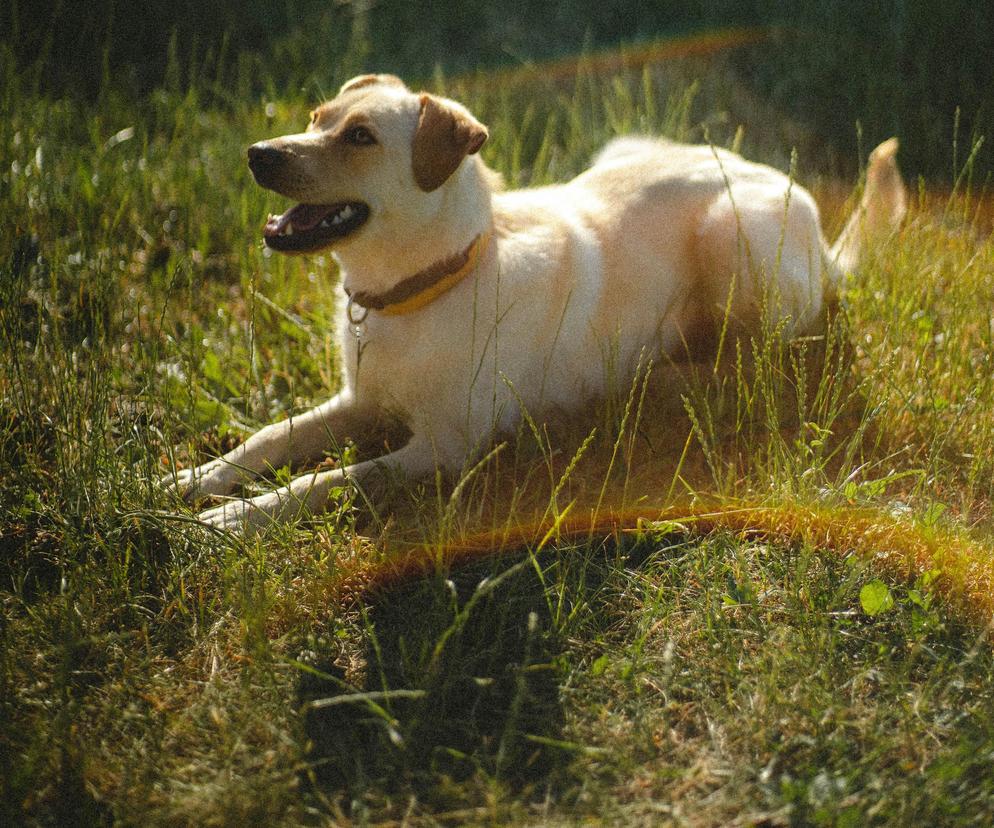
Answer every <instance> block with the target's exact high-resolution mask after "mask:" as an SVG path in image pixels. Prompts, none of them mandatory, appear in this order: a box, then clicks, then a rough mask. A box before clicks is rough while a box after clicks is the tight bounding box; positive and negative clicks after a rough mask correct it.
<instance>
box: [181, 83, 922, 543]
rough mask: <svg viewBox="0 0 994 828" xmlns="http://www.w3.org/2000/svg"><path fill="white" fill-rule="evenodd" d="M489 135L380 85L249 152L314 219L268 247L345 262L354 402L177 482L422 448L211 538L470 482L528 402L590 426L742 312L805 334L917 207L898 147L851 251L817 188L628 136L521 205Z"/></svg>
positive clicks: (285, 498)
mask: <svg viewBox="0 0 994 828" xmlns="http://www.w3.org/2000/svg"><path fill="white" fill-rule="evenodd" d="M486 139H487V129H486V127H484V126H483V124H481V123H480V122H479V121H477V120H476V118H474V117H473V115H472V114H471V113H470V112H469V111H468V110H467V109H466V108H465V107H463V106H461V105H460V104H458V103H456V102H455V101H452V100H448V99H446V98H441V97H437V96H434V95H430V94H426V93H415V92H411V91H410V90H409V89H408V88H407V87H406V86H405V85H404V84H403V83H402V82H401V81H400V80H398V79H397V78H394V77H392V76H389V75H363V76H361V77H358V78H354V79H353V80H351V81H349V82H348V83H346V84H345V85H344V86H343V87H342V89H341V91H340V92H339V94H338V96H337V97H336V98H334V99H333V100H331V101H329V102H328V103H325V104H324V105H322V106H320V107H318V109H316V110H315V111H314V112H313V113H312V116H311V122H310V124H309V126H308V127H307V129H306V130H305V131H304V132H302V133H300V134H297V135H288V136H285V137H282V138H275V139H273V140H269V141H263V142H261V143H258V144H255V145H253V146H251V147H250V148H249V150H248V159H249V167H250V168H251V170H252V173H253V175H254V176H255V179H256V181H258V183H259V184H261V185H262V186H263V187H267V188H269V189H271V190H275V191H276V192H277V193H280V194H281V195H284V196H286V197H287V198H290V199H292V200H294V201H296V202H299V203H298V204H297V205H296V206H294V207H291V208H290V209H288V210H287V211H286V212H285V213H283V214H282V215H281V216H274V217H270V219H269V221H268V223H267V224H266V226H265V230H264V240H265V243H266V245H267V246H269V247H270V248H272V249H273V250H276V251H280V252H283V253H314V252H316V251H323V250H331V252H332V254H333V256H334V257H335V259H336V261H337V262H338V265H339V269H340V273H341V290H342V292H343V295H342V302H341V312H340V320H339V340H340V348H341V354H342V364H343V366H344V377H343V378H342V389H341V391H339V393H338V394H336V395H335V396H334V397H332V398H331V399H330V400H329V401H328V402H326V403H324V404H323V405H321V406H319V407H317V408H315V409H313V410H311V411H308V412H307V413H305V414H301V415H298V416H294V417H291V418H289V419H287V420H285V421H283V422H279V423H275V424H273V425H270V426H267V427H266V428H264V429H262V430H261V431H259V432H258V433H256V434H254V435H252V436H251V437H250V438H249V439H248V440H247V441H246V442H245V443H244V444H243V445H241V446H239V447H238V448H236V449H235V450H233V451H230V452H228V453H227V454H225V455H224V456H223V457H219V458H217V459H215V460H212V461H211V462H208V463H206V464H204V465H202V466H199V467H198V468H194V469H188V470H185V471H181V472H179V473H177V474H176V475H174V476H172V477H171V478H170V480H171V483H172V484H173V485H175V486H177V487H178V488H180V489H181V490H182V491H184V492H185V493H187V494H188V495H191V496H193V495H198V494H204V495H227V494H229V493H230V492H232V491H233V490H234V489H235V487H236V486H238V485H239V484H241V483H243V482H246V481H247V480H250V479H251V478H253V477H256V476H258V475H261V474H264V473H266V472H267V471H268V470H270V469H272V468H277V467H280V466H282V465H284V464H286V463H292V464H295V465H296V464H300V463H303V462H305V461H307V460H314V459H316V458H320V457H321V456H322V454H323V453H324V452H326V451H327V450H328V449H329V447H330V446H331V445H333V443H334V440H335V439H344V438H345V437H347V436H350V435H362V434H363V433H364V432H365V430H366V429H368V428H369V427H370V424H371V423H373V422H375V421H376V420H377V419H378V418H379V416H380V415H381V414H382V413H383V412H390V413H391V414H394V415H396V416H399V417H401V418H402V419H403V421H404V422H405V423H406V425H407V427H408V429H409V430H410V433H411V437H410V440H409V441H408V442H407V444H406V445H404V446H403V447H402V448H400V449H398V450H397V451H393V452H391V453H389V454H386V455H384V456H382V457H379V458H376V459H374V460H368V461H365V462H360V463H356V464H354V465H351V466H348V467H346V468H340V469H334V470H331V471H321V472H319V473H317V472H316V473H310V474H305V475H303V476H301V477H298V478H296V479H294V480H293V481H292V482H291V483H290V485H289V486H285V487H283V488H280V489H277V490H275V491H272V492H269V493H267V494H264V495H261V496H258V497H252V498H251V499H229V500H227V501H225V502H224V503H222V505H220V506H218V507H216V508H213V509H211V510H209V511H206V512H203V513H202V514H201V515H200V519H201V520H202V521H204V522H205V523H208V524H212V525H214V526H218V527H227V528H248V527H251V526H257V525H259V524H262V523H265V522H267V521H270V520H280V519H283V520H285V519H287V518H289V517H291V516H293V515H294V514H296V513H297V512H298V511H309V512H317V511H320V510H321V509H323V508H324V506H325V504H326V502H327V499H328V497H329V493H330V491H331V490H332V489H333V488H335V487H339V486H342V485H344V484H345V483H346V482H347V481H354V482H356V483H358V484H359V485H363V484H364V483H367V482H370V481H371V480H372V479H373V478H374V477H376V476H382V475H383V474H384V473H386V472H389V471H392V470H395V471H400V472H401V473H403V474H405V475H408V476H414V477H417V476H422V475H425V474H427V473H429V472H431V471H433V470H434V469H435V468H436V467H439V466H440V467H442V468H445V469H449V470H458V469H460V468H461V467H463V465H464V464H465V463H466V462H467V460H469V459H471V458H472V457H473V456H474V455H476V454H477V453H479V452H480V451H481V449H484V448H485V447H486V446H487V444H488V442H489V441H490V440H491V438H492V436H493V435H494V434H495V433H499V432H503V431H507V430H510V429H512V428H513V427H514V425H515V424H516V422H517V421H518V419H519V416H520V414H521V408H522V406H524V407H526V409H527V410H528V411H530V412H532V413H533V414H538V413H540V412H541V411H542V410H543V409H548V408H550V407H555V408H565V409H570V408H573V409H575V408H577V407H579V406H581V405H582V404H583V403H584V402H585V401H588V400H589V399H590V398H591V397H595V396H597V395H601V394H603V393H605V391H606V390H607V387H606V384H607V383H608V382H609V378H611V377H613V378H614V379H616V380H620V381H625V380H626V379H628V378H629V377H630V375H631V372H632V371H633V370H634V366H635V363H636V361H637V360H638V359H639V355H640V353H642V352H643V350H647V351H648V352H649V353H650V354H655V355H657V356H658V355H673V356H680V355H682V354H683V353H684V352H685V350H686V348H687V342H688V341H692V340H699V339H700V338H701V336H702V335H707V334H708V333H709V332H711V331H714V330H715V328H716V326H717V325H720V324H721V323H722V320H723V315H724V314H725V312H726V310H727V311H729V312H730V315H731V321H732V322H733V323H734V324H735V325H736V326H738V327H739V328H740V329H742V330H746V331H748V330H750V329H751V328H754V327H755V326H756V325H757V324H758V322H759V319H760V312H761V311H760V309H761V307H762V306H763V305H764V304H766V305H767V306H768V307H770V308H772V309H773V311H772V312H773V313H774V314H775V315H777V317H778V318H779V319H780V320H781V321H782V322H783V323H784V324H785V326H786V328H787V329H788V330H789V331H795V332H796V331H803V330H805V329H807V328H809V327H811V326H812V325H813V324H814V323H816V321H817V320H818V318H819V315H820V314H821V311H822V309H823V305H824V303H825V301H826V300H827V299H830V298H831V296H832V295H833V294H834V292H835V290H836V288H837V287H838V285H839V282H840V278H841V275H842V273H843V272H844V271H846V270H849V269H852V268H853V267H855V266H856V264H857V262H858V258H859V253H860V250H861V248H862V247H863V246H864V245H865V244H866V242H867V241H868V240H869V239H870V238H871V237H874V236H876V235H877V234H879V233H882V232H885V231H887V230H889V229H890V228H892V227H893V226H895V225H896V223H897V222H898V221H899V220H900V219H901V216H902V215H903V213H904V209H905V195H904V187H903V184H902V181H901V177H900V173H899V172H898V170H897V165H896V163H895V153H896V150H897V142H896V141H895V140H894V139H891V140H890V141H888V142H886V143H884V144H882V145H881V146H880V147H878V148H877V149H876V150H875V151H874V153H873V154H872V156H871V159H870V166H869V170H868V180H867V186H866V190H865V193H864V196H863V199H862V202H861V204H860V205H859V207H858V209H857V210H856V212H855V214H854V215H853V217H852V219H851V220H850V222H849V224H848V226H847V227H846V229H845V230H844V231H843V233H842V235H841V237H840V238H839V239H838V240H837V241H836V243H835V244H834V246H829V245H828V244H827V243H826V241H825V239H824V236H823V234H822V231H821V228H820V224H819V217H818V210H817V208H816V206H815V203H814V201H813V200H812V198H811V196H810V195H809V193H808V192H807V191H805V190H804V189H803V188H801V187H799V186H797V185H796V184H792V183H791V181H790V180H789V179H788V178H787V177H786V176H785V175H783V174H782V173H780V172H778V171H777V170H774V169H772V168H770V167H767V166H763V165H759V164H753V163H750V162H748V161H745V160H744V159H742V158H741V157H740V156H738V155H736V154H734V153H731V152H728V151H726V150H722V149H716V148H713V147H709V146H688V145H683V144H677V143H673V142H670V141H664V140H658V139H650V138H636V137H629V138H620V139H617V140H615V141H613V142H611V143H610V144H608V146H607V147H606V148H605V149H604V150H603V151H602V152H601V153H600V155H598V156H597V158H596V159H595V161H594V163H593V165H592V166H591V167H590V169H588V170H587V171H586V172H584V173H583V174H581V175H579V176H578V177H577V178H575V179H574V180H572V181H570V182H569V183H567V184H562V185H557V186H550V187H541V188H536V189H527V190H519V191H509V192H504V191H502V190H501V187H500V179H499V176H497V175H496V174H494V173H493V172H491V171H490V170H489V169H488V168H487V167H486V166H485V165H484V163H483V161H482V160H481V159H480V157H479V155H478V154H477V152H478V151H479V149H480V147H481V146H482V145H483V143H484V141H486ZM605 354H610V355H611V356H610V359H609V360H606V359H605ZM607 362H610V365H611V367H610V369H609V366H608V365H607ZM626 370H628V372H629V373H628V376H627V377H626V373H625V372H626Z"/></svg>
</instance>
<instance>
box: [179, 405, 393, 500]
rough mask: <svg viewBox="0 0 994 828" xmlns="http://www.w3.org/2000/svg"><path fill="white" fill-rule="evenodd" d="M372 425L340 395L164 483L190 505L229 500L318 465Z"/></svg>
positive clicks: (279, 423)
mask: <svg viewBox="0 0 994 828" xmlns="http://www.w3.org/2000/svg"><path fill="white" fill-rule="evenodd" d="M373 419H375V416H373V415H371V414H370V413H369V412H368V411H365V410H363V409H360V408H358V407H357V406H356V405H355V403H354V401H353V399H352V396H351V395H350V394H347V393H341V394H338V395H336V396H334V397H332V398H331V399H330V400H328V402H326V403H324V404H323V405H320V406H318V407H317V408H312V409H311V410H310V411H307V412H305V413H304V414H301V415H299V416H296V417H290V418H289V419H286V420H282V421H280V422H278V423H273V424H272V425H268V426H266V427H265V428H263V429H261V430H259V431H257V432H256V433H255V434H253V435H252V436H251V437H249V438H248V440H246V441H245V442H244V443H242V445H240V446H238V447H237V448H235V449H232V450H231V451H229V452H228V453H227V454H225V455H223V456H221V457H217V458H215V459H214V460H211V461H209V462H207V463H204V464H203V465H201V466H197V467H196V468H193V469H182V470H180V471H177V472H176V473H175V474H172V475H167V476H166V477H165V478H163V480H162V483H163V485H165V486H166V487H168V488H172V489H175V490H177V491H179V492H181V493H182V494H183V496H184V497H185V498H187V499H188V500H193V499H195V498H197V497H200V496H203V495H224V494H228V493H229V492H231V490H232V489H234V488H235V486H236V485H238V484H240V483H245V482H247V481H249V480H252V479H254V478H256V477H258V476H259V475H261V474H264V473H265V472H266V471H268V470H269V469H274V468H279V467H280V466H283V465H286V464H287V463H301V462H304V461H306V460H311V459H316V458H317V457H318V456H320V454H321V453H322V452H323V451H324V450H325V449H327V448H329V447H330V446H332V445H333V441H334V440H336V439H343V438H344V437H345V436H347V435H358V434H359V433H360V432H361V431H362V429H363V428H364V427H366V426H367V425H368V424H369V422H370V421H371V420H373Z"/></svg>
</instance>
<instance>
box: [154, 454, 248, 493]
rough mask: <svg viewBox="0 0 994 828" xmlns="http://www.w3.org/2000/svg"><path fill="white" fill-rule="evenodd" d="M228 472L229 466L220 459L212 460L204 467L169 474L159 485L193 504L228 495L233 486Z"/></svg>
mask: <svg viewBox="0 0 994 828" xmlns="http://www.w3.org/2000/svg"><path fill="white" fill-rule="evenodd" d="M227 470H228V465H227V464H225V463H224V462H223V461H221V460H220V459H217V460H211V461H210V462H209V463H204V464H203V465H202V466H196V467H195V468H192V469H180V470H178V471H177V472H175V473H174V474H167V475H166V476H165V477H163V478H162V479H161V480H159V485H160V486H162V488H164V489H166V490H167V491H170V492H173V493H175V494H178V495H179V496H180V497H182V498H183V499H184V500H185V501H186V502H187V503H192V502H194V501H195V500H199V499H200V498H203V497H210V496H211V495H225V494H228V493H229V492H230V491H231V489H232V487H233V484H232V481H231V479H230V475H229V474H228V473H227Z"/></svg>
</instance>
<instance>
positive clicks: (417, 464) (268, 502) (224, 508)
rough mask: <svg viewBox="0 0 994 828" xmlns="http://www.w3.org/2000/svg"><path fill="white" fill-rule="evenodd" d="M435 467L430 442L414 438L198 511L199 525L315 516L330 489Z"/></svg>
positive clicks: (246, 526) (249, 524)
mask: <svg viewBox="0 0 994 828" xmlns="http://www.w3.org/2000/svg"><path fill="white" fill-rule="evenodd" d="M434 466H435V458H434V454H433V452H432V447H431V443H430V441H429V440H428V439H427V438H425V437H420V436H418V435H415V436H413V437H412V438H411V439H410V441H409V442H408V443H407V445H405V446H404V447H403V448H401V449H398V450H397V451H394V452H391V453H390V454H385V455H383V457H379V458H377V459H376V460H366V461H364V462H362V463H356V464H354V465H352V466H347V467H345V468H344V469H332V470H330V471H324V472H314V473H312V474H304V475H301V476H300V477H297V478H296V479H294V480H293V481H292V482H291V483H290V485H289V486H284V487H282V488H280V489H276V490H275V491H272V492H268V493H266V494H264V495H259V496H258V497H253V498H250V499H247V500H230V501H228V502H227V503H224V504H223V505H221V506H218V507H216V508H214V509H209V510H208V511H206V512H201V513H200V515H199V516H198V519H199V520H200V521H201V522H202V523H206V524H208V525H210V526H214V527H217V528H219V529H228V530H230V531H239V530H242V531H246V532H250V531H252V530H254V529H258V528H259V527H262V526H265V525H266V524H268V523H271V522H280V521H286V520H290V519H291V518H293V517H295V516H297V515H307V514H317V513H319V512H323V511H324V510H325V509H326V508H327V504H328V498H329V496H330V494H331V492H332V490H333V489H336V488H340V487H342V486H346V485H348V484H349V483H354V484H355V485H357V486H359V487H360V488H362V489H363V490H366V491H367V492H368V490H369V489H370V487H377V486H380V485H382V484H384V483H386V481H387V480H388V479H389V476H390V475H391V474H392V473H395V472H400V473H402V474H404V475H405V476H407V477H412V478H414V477H421V476H423V475H425V474H427V473H428V472H430V471H431V470H432V469H433V468H434Z"/></svg>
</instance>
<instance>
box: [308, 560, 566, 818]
mask: <svg viewBox="0 0 994 828" xmlns="http://www.w3.org/2000/svg"><path fill="white" fill-rule="evenodd" d="M498 566H499V564H498V563H497V562H490V563H488V564H485V565H478V566H474V567H471V568H469V569H466V570H463V571H461V572H459V573H458V574H453V576H452V578H451V579H447V578H443V577H438V576H435V577H432V578H428V579H425V580H421V581H417V582H414V583H411V584H406V585H404V586H403V587H400V588H397V589H394V590H391V591H390V592H388V593H384V594H381V595H379V596H378V597H377V599H376V600H375V602H374V604H373V605H372V606H371V607H369V608H368V609H367V610H366V612H365V623H366V635H365V649H366V652H365V660H366V669H365V679H364V681H363V683H362V685H361V686H360V687H359V688H357V691H358V692H353V693H346V694H342V693H341V687H342V682H341V681H340V680H336V678H333V677H334V676H335V672H336V671H335V668H330V674H328V675H326V676H325V677H322V676H318V675H316V674H311V673H306V674H304V675H303V678H302V680H301V682H300V685H299V688H298V693H299V699H300V701H301V702H302V703H303V704H304V705H305V711H306V714H305V718H304V727H305V731H306V736H307V738H308V739H309V741H310V743H311V745H312V749H311V752H310V759H311V761H312V769H313V771H314V776H315V779H316V781H317V782H318V783H319V784H320V785H321V786H322V787H326V788H332V789H337V790H342V789H346V790H348V791H349V792H350V793H352V794H355V793H356V792H358V791H361V790H362V789H368V788H371V787H373V786H375V787H376V788H378V789H381V790H382V789H383V788H384V787H385V789H387V790H391V789H393V790H398V789H402V788H409V789H412V790H414V791H416V792H418V793H419V794H420V795H421V796H422V798H423V799H424V798H428V799H430V798H431V797H432V796H433V792H434V791H436V789H437V787H438V783H439V782H440V781H442V780H444V779H451V780H464V779H467V778H469V777H470V776H472V775H474V774H483V775H484V776H485V777H490V778H496V779H499V780H501V781H502V782H505V783H507V784H509V785H510V786H512V787H514V788H516V789H519V790H524V789H534V788H535V787H536V786H538V785H540V784H541V783H542V782H543V781H544V780H547V779H548V778H549V777H550V774H553V773H554V772H555V771H556V769H557V768H558V767H560V766H561V763H562V760H563V758H564V750H563V748H562V747H561V745H559V744H557V743H558V742H559V741H560V739H561V735H562V728H563V709H562V706H561V703H560V698H559V685H560V681H561V679H562V673H563V664H562V658H561V656H562V652H563V647H562V640H561V635H560V634H559V633H558V632H557V631H556V629H555V624H554V621H553V618H552V609H551V607H550V603H549V601H548V600H547V597H546V591H545V587H544V585H543V583H542V578H541V576H540V575H539V574H538V571H537V569H536V567H534V566H533V564H532V561H531V560H530V559H527V558H526V559H520V558H519V559H518V561H517V563H515V564H514V565H513V566H511V568H510V569H508V568H507V562H506V560H505V561H504V563H503V566H504V569H503V571H499V569H498V568H497V567H498ZM338 676H342V674H341V672H340V671H338Z"/></svg>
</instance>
